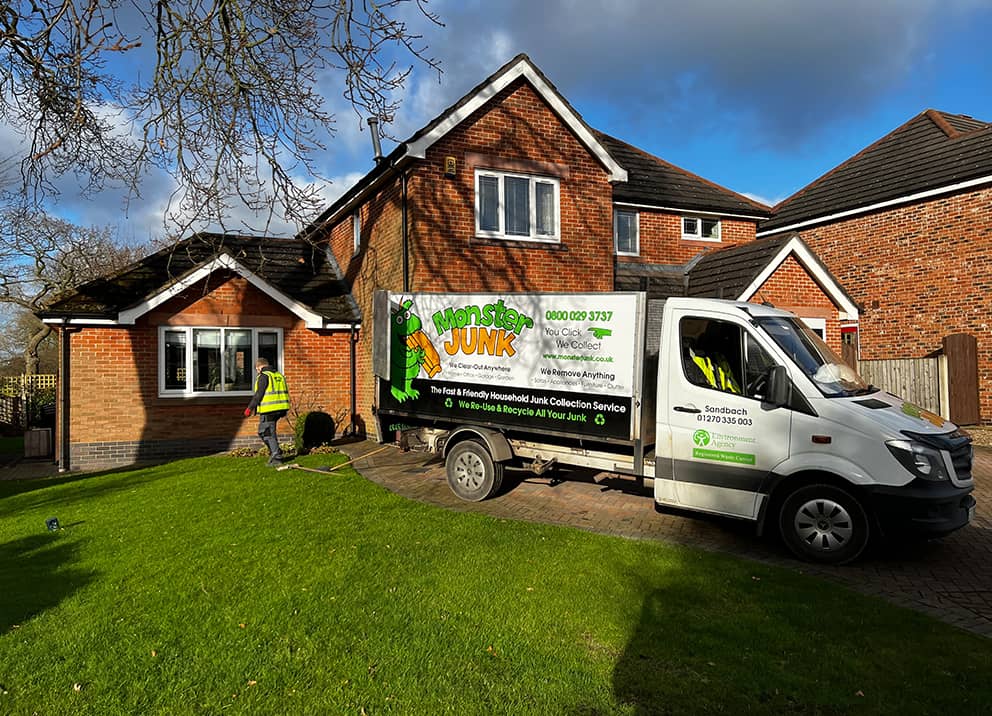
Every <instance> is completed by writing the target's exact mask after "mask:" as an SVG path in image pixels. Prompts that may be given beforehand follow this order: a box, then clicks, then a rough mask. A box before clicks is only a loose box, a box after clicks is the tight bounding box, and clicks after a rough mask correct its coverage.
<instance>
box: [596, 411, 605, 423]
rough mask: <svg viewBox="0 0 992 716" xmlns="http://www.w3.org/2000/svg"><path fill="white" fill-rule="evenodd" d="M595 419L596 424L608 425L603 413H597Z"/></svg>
mask: <svg viewBox="0 0 992 716" xmlns="http://www.w3.org/2000/svg"><path fill="white" fill-rule="evenodd" d="M593 420H594V422H595V423H596V425H606V417H605V416H604V415H603V414H602V413H596V417H595V418H594V419H593Z"/></svg>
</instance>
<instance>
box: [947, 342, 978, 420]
mask: <svg viewBox="0 0 992 716" xmlns="http://www.w3.org/2000/svg"><path fill="white" fill-rule="evenodd" d="M944 355H946V356H947V388H948V397H949V399H950V417H951V422H952V423H956V424H957V425H976V424H978V423H979V422H981V413H980V410H979V402H978V340H977V339H976V338H975V337H974V336H971V335H968V334H967V333H955V334H953V335H950V336H946V337H945V338H944Z"/></svg>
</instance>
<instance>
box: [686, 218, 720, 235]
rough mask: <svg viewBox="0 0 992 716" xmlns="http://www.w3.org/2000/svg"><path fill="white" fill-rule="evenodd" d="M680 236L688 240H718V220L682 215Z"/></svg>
mask: <svg viewBox="0 0 992 716" xmlns="http://www.w3.org/2000/svg"><path fill="white" fill-rule="evenodd" d="M682 238H683V239H686V240H689V241H720V220H719V219H713V218H706V217H702V216H683V217H682Z"/></svg>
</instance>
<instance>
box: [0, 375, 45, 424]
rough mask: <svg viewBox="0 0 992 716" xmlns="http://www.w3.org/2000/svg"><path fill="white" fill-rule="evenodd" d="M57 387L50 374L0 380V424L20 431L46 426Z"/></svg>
mask: <svg viewBox="0 0 992 716" xmlns="http://www.w3.org/2000/svg"><path fill="white" fill-rule="evenodd" d="M57 385H58V376H56V375H51V374H43V375H14V376H5V377H0V423H2V424H4V425H7V426H10V427H23V428H27V427H31V426H32V425H37V424H39V423H42V424H44V423H50V422H51V421H52V420H53V419H54V418H53V417H52V416H53V415H54V411H55V388H56V386H57Z"/></svg>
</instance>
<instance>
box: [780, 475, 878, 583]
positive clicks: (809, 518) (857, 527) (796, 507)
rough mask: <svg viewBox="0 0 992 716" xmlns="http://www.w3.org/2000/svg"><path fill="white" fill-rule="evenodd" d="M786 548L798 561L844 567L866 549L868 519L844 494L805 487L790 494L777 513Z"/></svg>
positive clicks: (836, 489) (824, 487)
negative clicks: (842, 565)
mask: <svg viewBox="0 0 992 716" xmlns="http://www.w3.org/2000/svg"><path fill="white" fill-rule="evenodd" d="M779 529H780V530H781V533H782V540H783V541H784V542H785V544H786V546H787V547H788V548H789V549H790V550H792V552H793V553H794V554H795V555H796V556H797V557H799V558H800V559H805V560H807V561H809V562H819V563H821V564H844V563H846V562H850V561H852V560H854V559H857V557H858V555H860V554H861V553H862V552H863V551H864V549H865V547H866V546H867V545H868V537H869V533H870V528H869V522H868V515H867V514H866V513H865V510H864V508H863V507H862V506H861V503H860V502H858V500H857V499H856V498H855V497H854V496H853V495H851V494H850V493H849V492H847V491H846V490H843V489H841V488H839V487H834V486H833V485H806V486H804V487H800V488H798V489H797V490H795V491H794V492H792V493H791V494H789V495H788V496H787V497H786V498H785V501H784V502H783V503H782V509H781V511H780V512H779Z"/></svg>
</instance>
